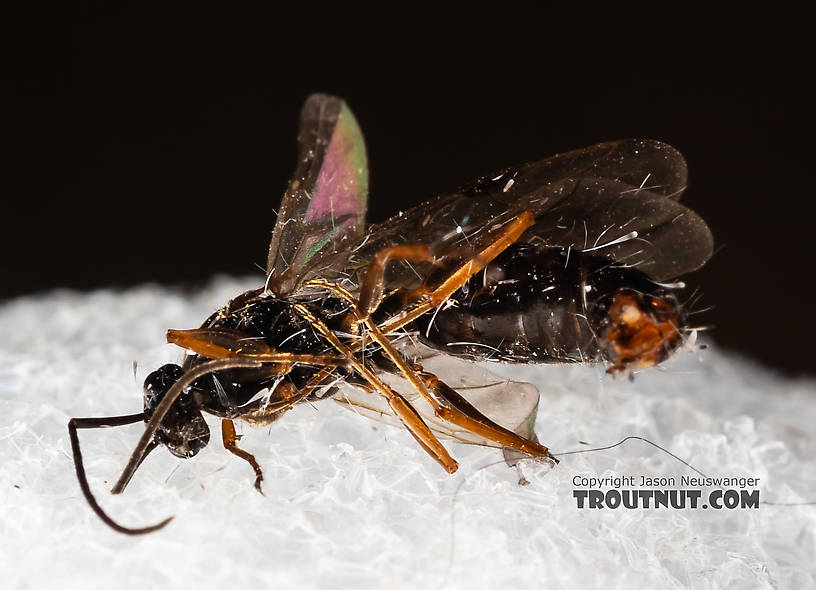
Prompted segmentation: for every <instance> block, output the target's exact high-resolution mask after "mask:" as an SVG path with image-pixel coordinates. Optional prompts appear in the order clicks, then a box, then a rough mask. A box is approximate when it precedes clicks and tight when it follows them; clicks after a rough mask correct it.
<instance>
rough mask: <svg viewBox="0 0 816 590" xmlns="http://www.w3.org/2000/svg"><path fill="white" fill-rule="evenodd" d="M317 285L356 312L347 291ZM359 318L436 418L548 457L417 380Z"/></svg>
mask: <svg viewBox="0 0 816 590" xmlns="http://www.w3.org/2000/svg"><path fill="white" fill-rule="evenodd" d="M321 286H323V287H324V288H326V289H329V290H330V291H332V292H334V293H335V294H337V295H338V296H339V297H342V298H343V299H345V300H346V301H347V302H348V304H349V305H350V306H351V307H352V310H353V311H354V312H355V313H357V312H358V310H357V305H356V302H355V300H354V296H353V295H352V294H351V293H349V292H348V291H347V290H345V289H344V288H342V287H340V286H339V285H335V284H332V283H328V282H326V281H321ZM457 288H458V287H457ZM359 319H360V320H361V321H362V322H363V323H365V325H366V327H367V328H368V330H369V334H370V335H371V338H372V339H373V340H374V341H375V342H376V343H377V344H379V345H380V346H381V347H382V349H383V351H384V352H385V353H386V354H387V355H388V357H389V358H390V359H391V360H392V361H393V362H394V364H395V365H396V366H397V368H399V370H400V372H401V373H402V374H403V376H404V377H405V378H406V379H407V380H408V381H410V382H411V385H413V386H414V389H416V391H417V393H419V394H420V395H421V396H422V397H423V398H424V399H425V401H427V402H428V404H430V406H431V407H432V408H433V410H434V414H435V415H436V416H437V417H439V418H441V419H443V420H445V421H447V422H450V423H452V424H456V425H457V426H461V427H462V428H465V429H467V430H469V431H471V432H474V433H476V434H478V435H480V436H483V437H484V438H487V439H488V440H492V441H495V442H497V443H499V444H501V445H503V446H506V447H510V448H512V449H516V450H517V451H521V452H523V453H527V454H528V455H531V456H533V457H551V455H550V452H549V450H548V449H547V447H545V446H544V445H541V444H539V443H537V442H535V441H531V440H528V439H526V438H524V437H522V436H519V435H518V434H516V433H515V432H513V431H511V430H507V429H506V428H503V427H502V426H499V425H498V424H496V423H495V422H493V421H492V420H490V419H489V418H488V417H487V416H485V415H484V414H482V413H481V412H479V411H478V410H477V409H476V408H475V407H473V406H472V405H471V404H470V403H469V402H468V401H467V400H466V399H465V398H463V397H462V396H461V395H459V393H457V392H456V391H455V390H454V389H453V388H451V387H449V386H448V385H446V384H445V383H443V382H442V381H440V380H439V379H438V378H437V377H436V376H435V375H432V374H431V373H423V374H422V377H420V374H419V373H418V372H417V371H415V370H414V368H413V367H412V366H410V365H409V364H408V362H407V361H406V360H405V357H403V356H402V355H401V354H400V353H399V352H398V351H397V350H396V349H395V348H394V346H393V344H391V341H390V340H389V339H388V337H387V336H386V335H385V334H384V333H383V332H382V330H381V329H380V328H379V326H377V325H376V324H375V323H374V322H373V321H372V320H371V318H370V317H367V318H359ZM332 335H333V334H332ZM432 391H433V393H432Z"/></svg>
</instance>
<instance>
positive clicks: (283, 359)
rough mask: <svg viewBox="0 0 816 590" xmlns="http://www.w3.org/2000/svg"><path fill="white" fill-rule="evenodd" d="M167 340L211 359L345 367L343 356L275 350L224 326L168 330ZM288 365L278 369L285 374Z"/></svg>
mask: <svg viewBox="0 0 816 590" xmlns="http://www.w3.org/2000/svg"><path fill="white" fill-rule="evenodd" d="M167 342H168V343H170V344H175V345H177V346H180V347H181V348H184V349H186V350H190V351H192V352H194V353H196V354H199V355H201V356H203V357H206V358H210V359H226V358H237V357H240V358H244V359H252V360H256V361H260V362H263V363H280V364H281V365H287V364H291V363H302V364H307V365H318V366H321V367H325V366H334V367H336V366H346V365H347V364H348V363H347V362H346V359H345V358H344V357H338V356H330V355H325V354H297V353H291V352H278V351H276V350H275V349H273V348H272V347H271V346H269V345H268V344H267V343H266V342H264V341H263V340H253V339H252V338H250V337H248V336H247V334H246V333H244V332H239V331H238V330H227V329H224V328H198V329H194V330H167ZM287 371H288V368H285V367H283V368H281V373H280V374H283V373H286V372H287Z"/></svg>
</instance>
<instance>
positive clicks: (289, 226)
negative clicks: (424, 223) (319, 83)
mask: <svg viewBox="0 0 816 590" xmlns="http://www.w3.org/2000/svg"><path fill="white" fill-rule="evenodd" d="M367 200H368V164H367V161H366V151H365V142H364V141H363V136H362V133H361V132H360V127H359V126H358V124H357V121H356V119H355V118H354V115H353V114H352V112H351V110H349V108H348V106H347V105H346V103H345V102H344V101H343V100H341V99H339V98H336V97H334V96H328V95H325V94H313V95H311V96H310V97H309V98H308V99H307V100H306V104H305V105H304V106H303V110H302V112H301V116H300V132H299V134H298V163H297V167H296V168H295V174H294V176H293V177H292V180H291V181H290V182H289V187H288V188H287V189H286V194H285V195H284V197H283V202H282V204H281V207H280V211H279V212H278V220H277V223H276V224H275V229H274V231H273V233H272V241H271V242H270V244H269V257H268V259H267V266H266V271H267V274H268V276H269V281H268V287H269V288H270V289H271V290H272V292H274V293H276V294H277V295H279V296H284V295H287V294H289V293H291V292H292V291H294V290H295V289H297V287H298V286H299V285H300V284H302V283H303V282H304V281H306V280H308V279H310V278H314V277H316V276H320V277H323V278H332V277H334V276H336V275H337V274H338V273H340V271H342V269H343V266H344V265H345V263H346V260H347V259H348V255H349V252H350V250H351V246H353V245H355V244H357V243H358V242H359V241H360V239H361V237H362V235H363V233H364V231H365V213H366V203H367Z"/></svg>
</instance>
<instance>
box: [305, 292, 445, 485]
mask: <svg viewBox="0 0 816 590" xmlns="http://www.w3.org/2000/svg"><path fill="white" fill-rule="evenodd" d="M293 307H294V309H295V311H296V312H297V313H299V314H300V315H301V316H302V317H303V318H305V319H306V320H307V321H308V322H309V323H310V324H311V325H312V326H313V327H314V328H315V329H316V330H318V331H319V332H320V333H321V334H323V336H324V337H325V338H326V340H328V341H329V343H331V345H332V346H334V348H335V349H337V351H338V352H339V353H341V354H342V355H344V356H345V357H346V358H347V359H348V362H349V364H351V366H352V367H353V368H354V370H355V371H357V373H359V375H360V376H361V377H362V378H363V379H365V380H366V381H367V382H368V383H369V385H371V387H372V388H373V389H375V390H376V391H377V392H378V393H379V394H380V395H382V396H383V397H384V398H385V400H386V401H387V402H388V405H389V406H390V407H391V410H393V412H394V414H396V416H397V417H398V418H399V419H400V421H401V422H402V424H403V425H404V426H405V428H406V429H407V430H408V432H410V433H411V435H412V436H413V437H414V438H415V439H416V441H417V442H418V443H419V445H420V446H421V447H422V448H423V449H424V450H425V451H426V452H427V453H428V454H429V455H431V456H432V457H433V458H434V459H435V460H436V462H437V463H439V464H440V465H441V466H442V468H443V469H445V471H447V472H448V473H453V472H455V471H456V470H457V469H458V468H459V464H458V463H457V462H456V461H455V460H454V459H453V457H451V456H450V454H449V453H448V451H447V450H446V449H445V447H444V446H443V445H442V443H441V442H439V439H437V438H436V436H435V435H434V434H433V432H431V429H430V428H428V425H427V424H425V421H424V420H422V417H421V416H420V415H419V413H418V412H417V411H416V409H414V407H413V406H412V405H411V404H410V403H409V402H408V400H406V399H405V398H404V397H403V396H402V395H400V394H399V393H397V392H396V391H394V390H393V389H392V388H391V387H389V386H388V385H387V384H386V383H385V382H383V380H382V379H380V378H379V377H378V376H377V375H375V374H374V373H373V372H372V371H371V369H369V368H368V367H366V366H365V364H364V363H363V362H361V361H358V360H357V358H356V357H355V356H354V354H353V353H352V351H351V349H350V348H348V347H347V346H346V345H345V344H343V343H342V342H340V339H339V338H338V337H337V336H336V335H335V334H334V332H332V331H331V330H330V329H329V327H328V326H326V324H324V323H323V322H322V321H321V320H320V318H318V317H316V316H315V315H314V314H312V313H311V312H310V311H309V310H308V309H306V307H304V306H303V305H302V304H300V303H298V304H295V305H294V306H293ZM355 307H356V306H355Z"/></svg>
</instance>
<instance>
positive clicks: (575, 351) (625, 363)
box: [68, 94, 712, 534]
mask: <svg viewBox="0 0 816 590" xmlns="http://www.w3.org/2000/svg"><path fill="white" fill-rule="evenodd" d="M298 144H299V157H298V164H297V167H296V170H295V174H294V176H293V178H292V180H291V181H290V183H289V186H288V188H287V190H286V194H285V196H284V198H283V203H282V205H281V208H280V211H279V213H278V219H277V223H276V225H275V228H274V231H273V234H272V240H271V243H270V247H269V256H268V262H267V269H266V270H267V279H266V282H265V284H264V285H263V286H261V287H259V288H257V289H254V290H251V291H247V292H245V293H242V294H240V295H238V296H237V297H235V298H234V299H232V300H231V301H230V302H229V303H227V304H226V305H225V306H224V307H223V308H221V309H219V310H218V311H216V312H215V313H213V314H212V315H211V316H210V317H209V318H207V319H206V320H205V321H204V323H203V324H202V325H201V327H200V328H197V329H192V330H169V331H168V333H167V340H168V342H170V343H174V344H177V345H178V346H180V347H181V348H183V349H185V351H186V352H187V355H186V356H185V358H184V361H183V362H182V364H181V365H176V364H167V365H164V366H163V367H160V368H159V369H157V370H155V371H154V372H152V373H150V374H149V375H148V377H147V378H146V380H145V382H144V408H143V410H142V411H140V412H137V413H134V414H130V415H126V416H112V417H104V418H72V419H71V420H70V421H69V423H68V430H69V434H70V438H71V445H72V449H73V456H74V463H75V466H76V472H77V477H78V479H79V484H80V486H81V489H82V492H83V494H84V496H85V498H86V500H87V501H88V503H89V504H90V505H91V507H92V508H93V510H94V511H95V512H96V514H97V515H98V516H99V517H100V518H102V520H103V521H104V522H105V523H107V524H108V525H110V526H111V527H112V528H114V529H115V530H117V531H119V532H122V533H126V534H143V533H148V532H151V531H155V530H157V529H160V528H162V527H163V526H165V525H166V524H167V523H168V522H169V521H170V520H171V519H170V518H168V519H166V520H164V521H162V522H160V523H158V524H156V525H153V526H148V527H143V528H130V527H124V526H122V525H120V524H118V523H116V522H115V521H114V520H113V519H111V518H110V517H109V516H108V515H107V514H106V513H105V512H104V511H103V510H102V508H101V507H100V506H99V505H98V503H97V502H96V500H95V498H94V496H93V494H92V493H91V490H90V486H89V485H88V482H87V479H86V476H85V471H84V468H83V463H82V455H81V452H80V447H79V439H78V436H77V430H78V429H84V428H104V427H113V426H121V425H125V424H133V423H136V422H142V421H144V422H145V423H146V427H145V431H144V433H143V434H142V437H141V439H140V440H139V443H138V445H137V446H136V448H135V450H134V451H133V453H132V455H131V457H130V460H129V461H128V463H127V466H126V467H125V469H124V471H123V473H122V475H121V477H120V478H119V480H118V482H117V483H116V485H115V486H114V487H113V489H112V492H113V493H114V494H118V493H121V492H122V491H124V489H125V487H126V486H127V484H128V482H129V481H130V479H131V477H132V476H133V475H134V473H135V472H136V470H137V469H138V467H139V465H140V464H141V463H142V461H143V460H144V459H145V457H146V456H147V455H148V454H149V453H150V452H151V451H152V450H154V449H156V448H157V447H159V446H164V447H166V448H167V449H168V450H169V451H170V452H171V453H172V454H174V455H176V456H178V457H181V458H190V457H193V456H194V455H196V454H197V453H198V452H199V451H200V450H201V449H202V448H203V447H204V446H206V445H207V443H208V442H209V439H210V431H209V428H208V426H207V423H206V421H205V420H204V417H203V414H204V413H207V414H211V415H213V416H216V417H218V418H220V419H221V425H222V432H221V434H222V440H223V443H224V447H225V448H226V449H227V450H229V451H230V452H232V453H233V454H235V455H236V456H238V457H240V458H242V459H244V460H245V461H247V462H248V463H249V464H250V465H251V466H252V468H253V469H254V471H255V474H256V476H255V487H256V488H257V489H258V490H259V491H260V490H261V482H262V480H263V472H262V470H261V467H260V465H259V464H258V462H257V461H256V460H255V457H254V456H253V455H252V454H250V453H249V452H247V451H245V450H243V449H241V448H239V447H238V445H237V441H238V436H237V435H236V433H235V427H234V421H235V420H242V421H244V422H247V423H249V424H251V425H255V426H257V425H266V424H270V423H272V422H274V421H275V420H277V419H279V418H280V417H281V416H282V415H283V414H284V413H285V412H286V411H287V410H288V409H289V408H291V407H293V406H294V405H296V404H298V403H301V402H304V401H307V400H309V401H314V400H318V399H326V398H331V397H336V398H338V399H339V400H340V401H342V402H344V403H347V404H349V405H352V406H354V407H355V408H357V409H359V410H362V412H361V413H366V412H367V413H368V414H369V415H372V414H373V415H375V416H380V417H382V416H386V415H387V416H390V418H391V419H393V420H396V421H398V422H399V423H401V424H402V426H404V427H405V428H407V429H408V431H409V432H410V433H411V434H412V435H413V436H414V438H415V439H416V441H417V442H418V443H419V445H420V446H421V447H422V448H423V449H424V450H425V451H426V452H427V453H428V454H429V455H431V457H433V458H434V459H435V460H436V461H437V462H438V463H439V464H440V465H441V466H442V467H443V468H444V469H445V470H447V471H448V472H450V473H453V472H454V471H456V469H457V463H456V461H455V460H454V459H453V458H452V457H451V456H450V454H449V453H448V451H447V450H446V448H445V447H444V446H443V445H442V443H441V442H440V441H439V438H438V436H437V435H443V434H447V435H450V436H455V437H457V438H467V439H468V441H469V442H477V443H480V444H486V445H493V446H498V447H504V448H509V449H513V450H515V451H517V452H519V453H522V454H524V455H527V456H531V457H538V458H548V459H552V460H554V458H552V456H551V455H550V452H549V450H548V449H547V447H546V446H544V445H542V444H540V443H539V442H538V440H537V438H536V436H535V432H534V430H533V421H534V418H535V411H536V408H537V404H538V392H537V391H535V390H534V388H533V391H530V388H531V387H532V386H529V385H527V386H526V388H525V386H523V385H521V384H509V383H508V382H499V383H490V382H489V381H490V380H489V379H486V380H485V379H482V380H483V381H484V382H483V383H479V382H478V381H479V379H480V376H482V377H484V375H489V373H486V372H480V371H481V370H480V369H474V372H471V371H470V370H468V375H467V376H463V375H461V374H458V375H457V374H455V373H454V374H451V375H450V376H448V377H446V378H444V379H442V378H440V377H439V374H437V373H440V372H439V371H437V372H436V373H435V372H432V371H431V368H432V367H433V366H434V363H435V362H437V363H438V360H439V359H444V358H445V357H459V358H464V359H469V360H473V361H497V362H506V363H563V362H603V363H607V364H608V366H609V369H608V370H609V372H612V373H629V374H631V373H632V372H633V371H635V370H639V369H642V368H645V367H649V366H652V365H655V364H657V363H659V362H661V361H662V360H663V359H665V358H666V357H668V356H669V355H670V354H671V353H672V352H673V351H674V350H676V349H677V348H678V347H679V346H680V345H681V343H682V342H683V331H684V330H686V328H687V320H686V315H685V313H684V310H683V308H682V307H681V305H680V303H679V302H678V299H677V296H676V294H675V292H676V290H677V289H678V288H679V287H680V286H682V284H681V283H671V282H667V281H671V280H673V279H676V278H677V277H679V276H681V275H683V274H684V273H687V272H689V271H692V270H695V269H697V268H699V267H700V266H702V265H703V264H704V263H705V262H706V261H707V260H708V258H709V257H710V256H711V252H712V237H711V233H710V231H709V229H708V227H707V226H706V224H705V222H704V221H703V220H702V219H701V218H700V217H699V216H698V215H697V214H695V213H694V212H692V211H690V210H689V209H687V208H686V207H684V206H683V205H681V204H680V203H679V202H678V200H677V199H678V198H679V196H680V195H681V194H682V192H683V190H684V188H685V186H686V165H685V161H684V160H683V157H682V156H681V155H680V153H679V152H677V151H676V150H675V149H674V148H672V147H670V146H668V145H666V144H664V143H661V142H658V141H650V140H622V141H615V142H609V143H602V144H599V145H595V146H592V147H588V148H585V149H580V150H576V151H572V152H567V153H564V154H560V155H557V156H553V157H551V158H549V159H546V160H542V161H538V162H533V163H528V164H524V165H521V166H518V167H514V168H509V169H506V170H503V171H502V172H500V173H498V174H494V175H491V176H489V177H485V178H480V179H478V180H476V181H475V182H473V183H471V184H470V185H467V186H465V187H463V188H462V189H461V190H459V191H456V192H454V193H451V194H448V195H443V196H439V197H437V198H434V199H431V200H430V201H427V202H425V203H423V204H421V205H419V206H417V207H415V208H413V209H411V210H409V211H407V212H405V213H400V214H399V215H396V216H394V217H392V218H391V219H389V220H387V221H385V222H383V223H380V224H377V225H373V226H371V227H366V224H365V213H366V203H367V198H368V167H367V158H366V151H365V145H364V142H363V136H362V134H361V132H360V129H359V127H358V124H357V121H356V120H355V118H354V116H353V114H352V113H351V111H350V110H349V108H348V106H347V105H346V104H345V102H343V101H342V100H341V99H339V98H336V97H333V96H328V95H323V94H315V95H312V96H310V97H309V98H308V100H307V101H306V103H305V106H304V107H303V111H302V114H301V127H300V132H299V136H298ZM440 374H441V373H440ZM468 380H469V381H468ZM395 383H398V384H401V385H402V390H401V391H400V390H399V389H400V388H399V386H398V385H394V384H395ZM420 402H421V404H422V408H424V409H422V410H421V411H419V410H417V407H420V405H419V403H420ZM423 414H424V415H423ZM488 416H490V417H488ZM500 424H501V425H500Z"/></svg>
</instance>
